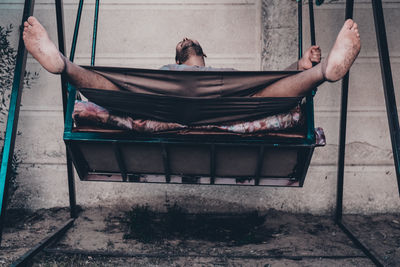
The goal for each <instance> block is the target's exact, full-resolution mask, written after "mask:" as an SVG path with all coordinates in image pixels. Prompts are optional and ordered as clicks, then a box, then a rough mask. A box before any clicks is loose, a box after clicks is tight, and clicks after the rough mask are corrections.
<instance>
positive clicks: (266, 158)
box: [64, 67, 320, 187]
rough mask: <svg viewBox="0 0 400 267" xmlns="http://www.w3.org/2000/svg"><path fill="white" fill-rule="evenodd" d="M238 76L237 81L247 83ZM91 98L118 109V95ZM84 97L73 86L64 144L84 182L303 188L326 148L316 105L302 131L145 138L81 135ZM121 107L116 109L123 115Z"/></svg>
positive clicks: (111, 132)
mask: <svg viewBox="0 0 400 267" xmlns="http://www.w3.org/2000/svg"><path fill="white" fill-rule="evenodd" d="M97 70H98V67H97ZM117 71H121V70H117ZM146 73H147V71H146ZM150 73H151V74H152V75H154V74H155V73H156V74H159V73H161V74H162V71H161V72H160V71H155V73H154V72H150ZM179 73H184V74H178V72H177V73H174V74H173V75H174V76H175V75H178V76H182V75H183V76H185V75H186V76H187V75H196V76H197V75H199V74H195V73H191V72H179ZM198 73H200V72H198ZM201 73H203V74H200V76H201V75H209V73H208V74H207V73H205V72H201ZM235 73H236V76H233V77H237V75H239V76H240V74H238V72H235ZM277 73H278V72H276V73H275V74H277ZM142 74H143V73H140V75H142ZM247 74H248V73H246V74H245V75H247ZM253 74H254V73H253ZM278 74H279V73H278ZM223 75H224V76H226V75H227V74H226V73H224V74H223ZM228 76H229V74H228ZM141 77H142V76H141ZM107 78H110V77H107ZM186 78H187V77H186ZM235 79H237V78H235ZM114 82H115V81H114ZM124 82H126V80H125V79H124ZM116 83H117V82H116ZM140 88H141V89H142V88H143V87H140ZM153 88H154V87H153ZM84 91H85V90H82V91H81V92H84ZM86 93H89V99H90V98H95V100H97V102H102V101H103V103H100V104H101V105H107V104H109V103H111V104H110V105H111V106H112V105H113V104H112V102H113V101H114V99H113V97H114V96H115V97H116V98H118V93H115V94H112V95H108V97H107V96H101V93H102V92H100V91H99V92H97V93H94V94H92V95H90V90H87V92H86ZM92 93H93V92H92ZM76 95H77V94H76V90H75V88H74V87H72V86H69V97H68V107H67V114H66V122H65V130H64V141H65V143H66V145H67V149H68V152H69V154H70V156H71V158H72V161H73V163H74V165H75V168H76V171H77V173H78V175H79V177H80V179H81V180H83V181H110V182H139V183H169V184H208V185H217V184H221V185H247V186H251V185H260V186H288V187H301V186H303V184H304V179H305V176H306V173H307V170H308V167H309V164H310V161H311V157H312V154H313V151H314V148H315V147H316V146H320V144H318V143H317V142H316V137H315V133H314V124H313V113H312V108H313V107H312V105H313V103H312V97H307V101H306V102H305V104H304V106H305V108H304V111H305V113H306V114H305V116H304V117H305V123H303V125H302V127H299V128H296V129H295V130H289V131H278V132H269V133H262V134H254V135H248V134H230V133H221V132H208V133H206V132H199V131H197V132H196V131H183V132H182V131H178V132H172V133H171V132H169V133H155V134H148V133H141V134H139V133H133V132H131V131H124V130H115V129H99V128H96V127H91V128H85V127H78V126H76V125H75V124H74V122H73V119H72V112H73V109H74V103H75V99H76ZM84 95H85V94H84ZM85 96H86V95H85ZM96 98H97V99H96ZM134 99H136V98H134ZM163 101H164V100H163ZM175 102H176V101H175ZM175 102H174V101H172V104H173V103H175ZM136 104H138V103H136ZM149 104H150V102H149ZM163 104H165V103H164V102H163ZM201 105H205V104H204V103H201ZM120 106H121V105H118V104H115V103H114V107H115V108H117V107H120ZM255 112H257V110H255ZM185 118H187V116H185ZM208 119H210V118H208ZM212 119H215V118H212Z"/></svg>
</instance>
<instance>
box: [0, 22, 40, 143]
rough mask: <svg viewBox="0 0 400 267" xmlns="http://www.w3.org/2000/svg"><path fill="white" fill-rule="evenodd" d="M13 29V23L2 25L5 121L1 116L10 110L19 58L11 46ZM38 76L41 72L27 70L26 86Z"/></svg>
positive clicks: (1, 110) (0, 99)
mask: <svg viewBox="0 0 400 267" xmlns="http://www.w3.org/2000/svg"><path fill="white" fill-rule="evenodd" d="M12 30H13V26H12V25H11V24H10V25H8V26H6V27H2V26H0V122H4V121H3V120H2V119H1V117H5V115H6V114H7V111H8V102H9V100H10V96H11V89H12V83H13V79H14V75H13V73H14V68H15V63H16V59H17V51H16V49H14V48H13V47H12V46H11V44H10V41H9V37H10V34H11V32H12ZM38 77H39V74H38V73H36V72H34V73H31V72H25V73H24V88H30V87H31V85H32V83H33V81H34V80H36V79H37V78H38ZM1 115H3V116H1ZM2 134H3V133H2ZM0 138H1V137H0ZM0 140H1V139H0Z"/></svg>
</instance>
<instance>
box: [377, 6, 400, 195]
mask: <svg viewBox="0 0 400 267" xmlns="http://www.w3.org/2000/svg"><path fill="white" fill-rule="evenodd" d="M372 10H373V11H374V22H375V32H376V41H377V43H378V51H379V59H380V63H381V74H382V83H383V91H384V93H385V103H386V112H387V117H388V122H389V130H390V139H391V141H392V150H393V160H394V167H395V169H396V177H397V189H398V191H399V195H400V129H399V117H398V114H397V105H396V97H395V93H394V86H393V78H392V70H391V67H390V58H389V49H388V44H387V37H386V29H385V19H384V17H383V10H382V1H381V0H372Z"/></svg>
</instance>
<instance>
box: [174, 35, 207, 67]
mask: <svg viewBox="0 0 400 267" xmlns="http://www.w3.org/2000/svg"><path fill="white" fill-rule="evenodd" d="M190 56H203V57H207V56H206V55H205V54H204V52H203V48H201V46H200V44H199V43H198V42H194V41H192V40H190V39H187V40H184V41H183V43H182V47H181V48H180V49H178V48H177V49H176V55H175V62H177V63H178V64H183V63H184V62H186V61H187V60H188V59H189V57H190Z"/></svg>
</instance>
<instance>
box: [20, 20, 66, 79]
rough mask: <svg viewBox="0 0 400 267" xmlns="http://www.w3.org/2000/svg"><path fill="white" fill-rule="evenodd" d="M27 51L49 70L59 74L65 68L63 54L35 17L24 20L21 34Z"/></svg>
mask: <svg viewBox="0 0 400 267" xmlns="http://www.w3.org/2000/svg"><path fill="white" fill-rule="evenodd" d="M22 37H23V39H24V42H25V47H26V49H27V50H28V52H29V53H31V55H32V56H33V57H34V58H35V59H36V60H37V61H39V63H40V64H41V65H42V66H43V67H44V68H45V69H46V70H47V71H49V72H51V73H55V74H59V73H61V72H63V70H64V68H65V62H64V59H63V56H62V55H61V53H60V52H59V51H58V49H57V47H56V46H55V44H54V43H53V42H52V41H51V40H50V38H49V36H48V34H47V32H46V30H45V28H43V26H42V25H41V24H40V23H39V21H38V20H37V19H36V18H35V17H29V18H28V20H27V21H25V22H24V32H23V35H22Z"/></svg>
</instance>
